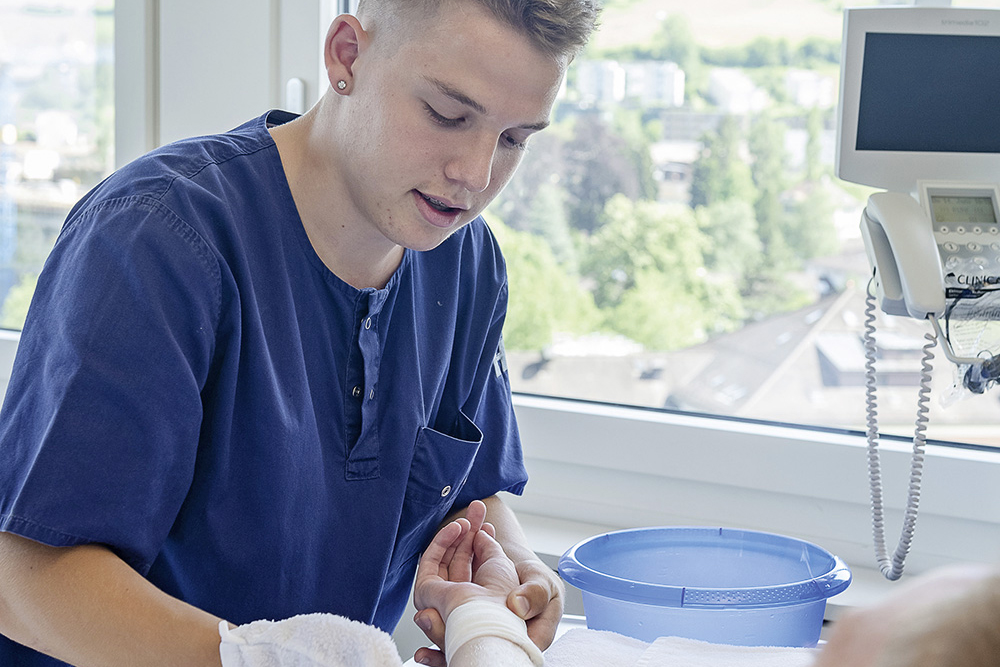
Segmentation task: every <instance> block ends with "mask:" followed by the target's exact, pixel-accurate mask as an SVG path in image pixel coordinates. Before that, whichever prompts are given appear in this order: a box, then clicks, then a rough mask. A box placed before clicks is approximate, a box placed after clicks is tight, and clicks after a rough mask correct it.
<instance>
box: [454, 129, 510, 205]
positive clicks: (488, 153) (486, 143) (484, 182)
mask: <svg viewBox="0 0 1000 667" xmlns="http://www.w3.org/2000/svg"><path fill="white" fill-rule="evenodd" d="M496 149H497V140H496V138H495V137H491V136H488V135H487V136H482V137H476V138H475V139H474V140H469V141H465V142H462V143H461V145H460V146H459V147H458V149H457V150H456V151H455V154H454V155H453V156H452V157H451V159H450V160H449V161H448V164H447V165H446V166H445V176H446V177H447V178H448V179H450V180H452V181H456V182H458V183H460V184H461V185H462V187H464V188H465V189H466V190H469V191H470V192H482V191H484V190H485V189H486V188H488V187H489V185H490V180H491V179H492V178H493V159H494V158H495V157H496Z"/></svg>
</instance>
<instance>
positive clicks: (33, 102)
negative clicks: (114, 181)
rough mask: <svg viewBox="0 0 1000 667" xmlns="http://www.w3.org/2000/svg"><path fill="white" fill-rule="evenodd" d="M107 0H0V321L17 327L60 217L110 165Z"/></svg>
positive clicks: (111, 114)
mask: <svg viewBox="0 0 1000 667" xmlns="http://www.w3.org/2000/svg"><path fill="white" fill-rule="evenodd" d="M113 34H114V11H113V0H73V1H69V0H66V1H64V2H58V1H54V0H46V1H45V2H37V1H35V2H32V1H29V0H6V1H5V2H3V3H0V303H2V307H0V327H4V328H13V329H20V327H21V325H22V324H23V322H24V316H25V314H26V313H27V309H28V302H29V300H30V298H31V294H32V292H33V291H34V285H35V281H36V279H37V277H38V273H39V271H40V270H41V266H42V263H43V262H44V261H45V257H46V255H47V254H48V252H49V250H50V249H51V247H52V244H53V242H54V241H55V237H56V235H57V234H58V233H59V229H60V228H61V226H62V223H63V220H64V219H65V218H66V214H67V213H68V212H69V210H70V208H71V207H72V206H73V204H75V203H76V201H77V200H78V199H79V198H80V197H81V196H83V194H84V193H86V192H87V190H89V189H90V188H91V187H93V186H94V185H95V184H96V183H97V182H98V181H100V180H101V179H102V178H103V177H104V176H105V175H107V174H108V173H109V172H110V171H111V169H112V168H113V165H114V112H115V109H114V48H113Z"/></svg>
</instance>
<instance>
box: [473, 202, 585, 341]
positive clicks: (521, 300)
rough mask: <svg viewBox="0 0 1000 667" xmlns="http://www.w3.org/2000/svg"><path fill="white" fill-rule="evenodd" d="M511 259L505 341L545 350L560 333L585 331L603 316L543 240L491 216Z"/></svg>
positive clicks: (493, 226)
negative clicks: (560, 264)
mask: <svg viewBox="0 0 1000 667" xmlns="http://www.w3.org/2000/svg"><path fill="white" fill-rule="evenodd" d="M489 225H490V229H491V230H492V231H493V233H494V235H495V236H496V237H497V241H498V242H499V243H500V247H501V249H502V250H503V253H504V257H505V258H506V260H507V282H508V285H509V300H508V306H507V320H506V321H505V322H504V328H503V331H504V345H506V347H507V348H508V349H510V350H540V349H541V348H543V347H545V346H546V345H548V344H549V343H551V342H552V339H553V336H554V335H555V334H556V333H571V334H582V333H587V332H589V331H592V330H593V328H594V327H595V326H597V324H598V323H599V321H600V315H599V313H598V312H597V308H596V307H595V306H594V301H593V298H592V297H591V296H590V294H589V293H588V292H587V291H586V290H584V289H583V288H582V287H581V286H580V283H579V280H578V279H577V277H576V276H574V275H572V274H570V273H568V272H567V271H566V270H565V269H563V268H561V267H560V266H559V263H558V262H557V261H556V258H555V256H554V255H553V254H552V250H551V249H550V247H549V245H548V244H547V243H546V242H545V240H544V239H542V238H540V237H538V236H536V235H534V234H529V233H527V232H520V231H517V230H515V229H511V228H510V227H508V226H507V225H505V224H503V223H502V222H501V221H500V220H498V219H496V218H495V216H489Z"/></svg>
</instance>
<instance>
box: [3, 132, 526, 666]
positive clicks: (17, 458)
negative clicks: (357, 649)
mask: <svg viewBox="0 0 1000 667" xmlns="http://www.w3.org/2000/svg"><path fill="white" fill-rule="evenodd" d="M289 117H290V116H289V115H288V114H283V113H281V112H271V113H270V114H268V115H265V116H262V117H260V118H257V119H255V120H253V121H251V122H248V123H247V124H245V125H243V126H241V127H239V128H237V129H235V130H233V131H232V132H229V133H226V134H222V135H217V136H211V137H202V138H197V139H191V140H186V141H182V142H178V143H175V144H172V145H168V146H166V147H164V148H161V149H159V150H157V151H155V152H153V153H151V154H149V155H147V156H145V157H143V158H140V159H139V160H137V161H135V162H133V163H132V164H130V165H128V166H126V167H125V168H123V169H121V170H119V171H118V172H116V173H115V174H114V175H112V176H111V177H110V178H108V179H107V180H106V181H105V182H104V183H102V184H101V185H99V186H98V187H97V188H95V189H94V190H93V191H92V192H91V193H90V194H88V195H87V196H86V197H85V198H84V199H83V200H82V201H81V202H80V203H79V204H78V205H77V207H76V208H75V209H74V210H73V211H72V212H71V213H70V216H69V217H68V219H67V221H66V224H65V226H64V228H63V231H62V234H61V235H60V238H59V240H58V241H57V243H56V246H55V248H54V250H53V251H52V254H51V256H50V258H49V260H48V263H47V264H46V268H45V269H44V271H43V272H42V274H41V277H40V278H39V281H38V288H37V292H36V294H35V298H34V301H33V303H32V307H31V311H30V313H29V315H28V319H27V322H26V323H25V327H24V331H23V333H22V336H21V342H20V346H19V349H18V353H17V358H16V361H15V366H14V372H13V376H12V378H11V381H10V386H9V389H8V393H7V397H6V399H5V402H4V404H3V409H2V412H0V530H4V531H9V532H14V533H18V534H20V535H23V536H25V537H28V538H31V539H33V540H37V541H40V542H44V543H46V544H50V545H55V546H68V545H77V544H84V543H99V544H104V545H107V546H108V547H110V548H111V549H112V550H113V551H114V552H115V553H116V554H118V555H119V556H120V557H121V558H123V559H124V560H125V561H126V562H127V563H129V564H130V565H131V566H132V567H133V568H135V569H136V570H137V571H138V572H140V573H141V574H143V575H145V576H146V577H148V578H149V580H150V581H151V582H152V583H154V584H155V585H156V586H157V587H159V588H160V589H162V590H164V591H166V592H167V593H169V594H171V595H174V596H176V597H178V598H181V599H183V600H186V601H188V602H190V603H191V604H193V605H195V606H197V607H200V608H202V609H205V610H207V611H209V612H211V613H213V614H217V615H219V616H220V617H222V618H225V619H227V620H229V621H231V622H233V623H237V624H241V623H246V622H249V621H253V620H256V619H262V618H267V619H280V618H286V617H289V616H293V615H295V614H301V613H307V612H318V611H322V612H331V613H335V614H341V615H344V616H347V617H349V618H353V619H356V620H359V621H363V622H368V623H373V624H375V625H377V626H379V627H381V628H383V629H385V630H387V631H391V630H392V628H393V627H394V626H395V624H396V622H397V621H398V619H399V616H400V614H401V613H402V610H403V608H404V606H405V603H406V600H407V596H408V593H409V587H410V584H411V583H412V577H413V573H414V568H415V565H416V561H417V557H418V555H419V553H420V551H421V550H422V549H423V548H424V546H425V545H426V544H427V542H428V541H429V539H430V538H431V536H432V535H433V534H434V532H435V529H436V527H437V526H438V524H439V522H440V521H441V520H442V519H443V518H444V517H445V515H446V514H447V513H448V512H449V510H451V509H452V508H453V507H455V508H459V507H463V506H465V505H467V504H468V503H469V502H471V501H472V500H474V499H478V498H484V497H488V496H490V495H493V494H495V493H497V492H499V491H510V492H514V493H520V492H521V490H522V488H523V486H524V484H525V482H526V479H527V476H526V473H525V470H524V467H523V464H522V458H521V448H520V441H519V439H518V435H517V428H516V425H515V421H514V415H513V411H512V407H511V402H510V387H509V383H508V380H507V375H506V372H505V369H506V367H505V364H503V363H501V361H502V358H498V356H497V354H498V349H502V347H501V343H500V331H501V328H502V325H503V319H504V315H505V312H506V302H507V282H506V275H505V269H504V263H503V258H502V257H501V254H500V249H499V248H498V247H497V244H496V241H495V240H494V238H493V236H492V235H491V234H490V232H489V230H488V228H487V227H486V225H485V223H484V222H483V221H482V219H478V220H476V221H474V222H473V223H471V224H470V225H468V226H466V227H465V228H463V229H461V230H459V231H458V232H456V233H455V234H454V235H452V236H451V237H450V238H449V239H447V240H446V241H445V242H444V243H442V244H441V245H440V246H439V247H438V248H436V249H434V250H431V251H428V252H422V253H421V252H413V251H409V250H407V251H406V253H405V255H404V258H403V261H402V264H401V265H400V266H399V268H398V270H397V271H396V273H395V275H393V277H392V279H391V280H390V281H389V284H388V285H387V286H386V287H385V288H384V289H380V290H376V289H361V290H359V289H355V288H354V287H351V286H350V285H348V284H346V283H344V282H343V281H342V280H340V279H339V278H337V276H335V275H334V274H332V273H331V272H330V271H329V270H328V269H327V268H326V267H325V266H324V264H323V263H322V261H321V260H320V258H319V257H318V256H317V255H316V253H315V251H314V250H313V248H312V246H311V245H310V243H309V240H308V238H307V236H306V234H305V230H304V229H303V226H302V222H301V220H300V219H299V217H298V214H297V212H296V208H295V203H294V202H293V200H292V196H291V192H290V190H289V187H288V183H287V181H286V180H285V176H284V172H283V170H282V167H281V162H280V159H279V156H278V151H277V149H276V147H275V145H274V142H273V141H272V140H271V137H270V134H269V133H268V131H267V125H268V123H269V122H271V123H274V122H284V121H286V120H288V118H289ZM0 664H4V665H7V664H18V665H30V664H59V663H55V662H54V661H50V660H49V659H46V658H42V657H41V656H38V654H34V653H33V652H29V651H25V650H23V649H22V648H21V647H18V646H17V645H16V644H14V643H12V642H10V641H8V640H6V639H0Z"/></svg>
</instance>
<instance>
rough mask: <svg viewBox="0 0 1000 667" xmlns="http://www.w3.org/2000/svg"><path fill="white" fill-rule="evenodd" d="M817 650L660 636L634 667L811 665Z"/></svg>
mask: <svg viewBox="0 0 1000 667" xmlns="http://www.w3.org/2000/svg"><path fill="white" fill-rule="evenodd" d="M816 653H817V651H816V649H810V648H790V647H780V646H728V645H726V644H710V643H708V642H701V641H695V640H694V639H682V638H680V637H660V638H659V639H657V640H656V641H655V642H653V643H652V644H651V645H650V647H649V648H648V649H646V651H645V652H644V653H643V654H642V657H640V658H639V660H638V662H636V663H635V667H668V666H669V667H808V665H811V664H812V663H813V660H814V659H815V656H816Z"/></svg>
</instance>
